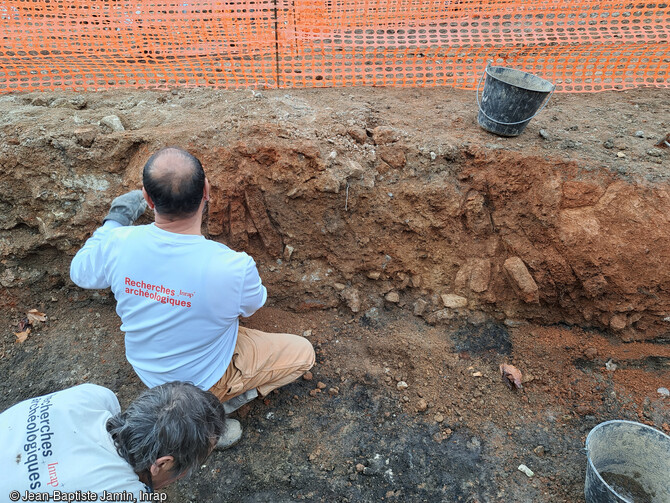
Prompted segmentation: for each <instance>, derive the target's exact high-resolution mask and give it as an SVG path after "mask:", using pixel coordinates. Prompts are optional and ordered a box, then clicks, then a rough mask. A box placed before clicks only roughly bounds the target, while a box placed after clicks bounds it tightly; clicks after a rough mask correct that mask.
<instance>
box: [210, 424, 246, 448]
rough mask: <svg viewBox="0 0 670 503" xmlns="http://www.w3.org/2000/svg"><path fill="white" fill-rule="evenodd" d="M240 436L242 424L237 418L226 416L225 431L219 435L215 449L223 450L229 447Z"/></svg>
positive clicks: (237, 440)
mask: <svg viewBox="0 0 670 503" xmlns="http://www.w3.org/2000/svg"><path fill="white" fill-rule="evenodd" d="M241 438H242V425H241V424H240V422H239V421H238V420H237V419H230V418H226V431H224V432H223V435H221V436H220V437H219V440H218V441H217V442H216V447H215V449H216V450H217V451H224V450H226V449H229V448H230V447H232V446H233V445H235V444H236V443H237V442H239V441H240V439H241Z"/></svg>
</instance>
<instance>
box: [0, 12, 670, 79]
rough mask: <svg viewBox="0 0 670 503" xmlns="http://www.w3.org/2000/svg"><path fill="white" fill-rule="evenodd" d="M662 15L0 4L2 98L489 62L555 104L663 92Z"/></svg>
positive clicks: (429, 71)
mask: <svg viewBox="0 0 670 503" xmlns="http://www.w3.org/2000/svg"><path fill="white" fill-rule="evenodd" d="M668 1H670V0H664V1H647V2H635V1H596V0H532V1H530V0H514V1H512V0H441V1H436V0H238V1H207V0H195V1H191V0H182V1H123V0H20V1H6V2H2V1H1V0H0V92H11V91H33V90H52V89H75V90H98V89H109V88H120V87H134V88H161V89H164V88H169V87H195V86H209V87H217V88H240V87H256V88H258V87H265V88H277V87H280V88H286V87H326V86H328V87H330V86H453V87H458V88H463V89H474V88H475V87H476V86H477V82H478V80H479V78H480V76H481V74H482V71H483V69H484V67H485V66H486V63H487V61H493V62H494V64H498V65H502V66H508V67H513V68H518V69H521V70H524V71H527V72H530V73H533V74H535V75H539V76H541V77H544V78H546V79H547V80H550V81H552V82H554V83H555V84H557V89H558V90H559V91H600V90H607V89H626V88H632V87H638V86H657V87H670V78H669V77H670V74H669V72H670V70H669V68H670V8H669V6H668Z"/></svg>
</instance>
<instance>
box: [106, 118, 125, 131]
mask: <svg viewBox="0 0 670 503" xmlns="http://www.w3.org/2000/svg"><path fill="white" fill-rule="evenodd" d="M100 125H101V126H102V127H105V128H107V129H108V130H109V131H114V132H119V131H125V130H126V128H125V127H123V123H122V122H121V119H119V117H118V116H117V115H107V116H105V117H103V118H102V119H100Z"/></svg>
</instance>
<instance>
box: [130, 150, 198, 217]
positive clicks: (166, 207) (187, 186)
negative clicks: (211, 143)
mask: <svg viewBox="0 0 670 503" xmlns="http://www.w3.org/2000/svg"><path fill="white" fill-rule="evenodd" d="M142 183H143V185H144V190H146V191H147V194H148V195H149V197H150V198H151V200H152V201H153V202H154V204H155V208H156V211H157V212H158V213H160V214H162V215H165V216H166V217H171V218H183V217H189V216H191V215H193V214H194V213H195V212H196V211H197V210H198V207H199V206H200V202H201V201H202V191H203V188H204V187H205V170H204V169H203V168H202V164H200V161H199V160H198V158H197V157H195V156H193V155H191V154H189V153H188V152H186V151H185V150H182V149H180V148H177V147H166V148H162V149H160V150H159V151H158V152H156V153H155V154H153V155H152V156H151V157H149V160H148V161H147V162H146V164H145V165H144V169H143V171H142Z"/></svg>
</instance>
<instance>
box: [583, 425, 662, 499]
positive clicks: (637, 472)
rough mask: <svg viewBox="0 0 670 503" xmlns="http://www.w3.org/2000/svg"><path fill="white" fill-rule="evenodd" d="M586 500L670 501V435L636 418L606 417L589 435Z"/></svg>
mask: <svg viewBox="0 0 670 503" xmlns="http://www.w3.org/2000/svg"><path fill="white" fill-rule="evenodd" d="M586 454H587V458H588V460H587V467H586V483H585V484H584V496H585V497H586V502H587V503H668V502H670V437H669V436H668V435H666V434H664V433H662V432H660V431H658V430H656V429H654V428H652V427H650V426H647V425H644V424H640V423H636V422H633V421H607V422H605V423H600V424H599V425H598V426H596V427H595V428H593V429H592V430H591V432H590V433H589V435H588V436H587V437H586Z"/></svg>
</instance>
